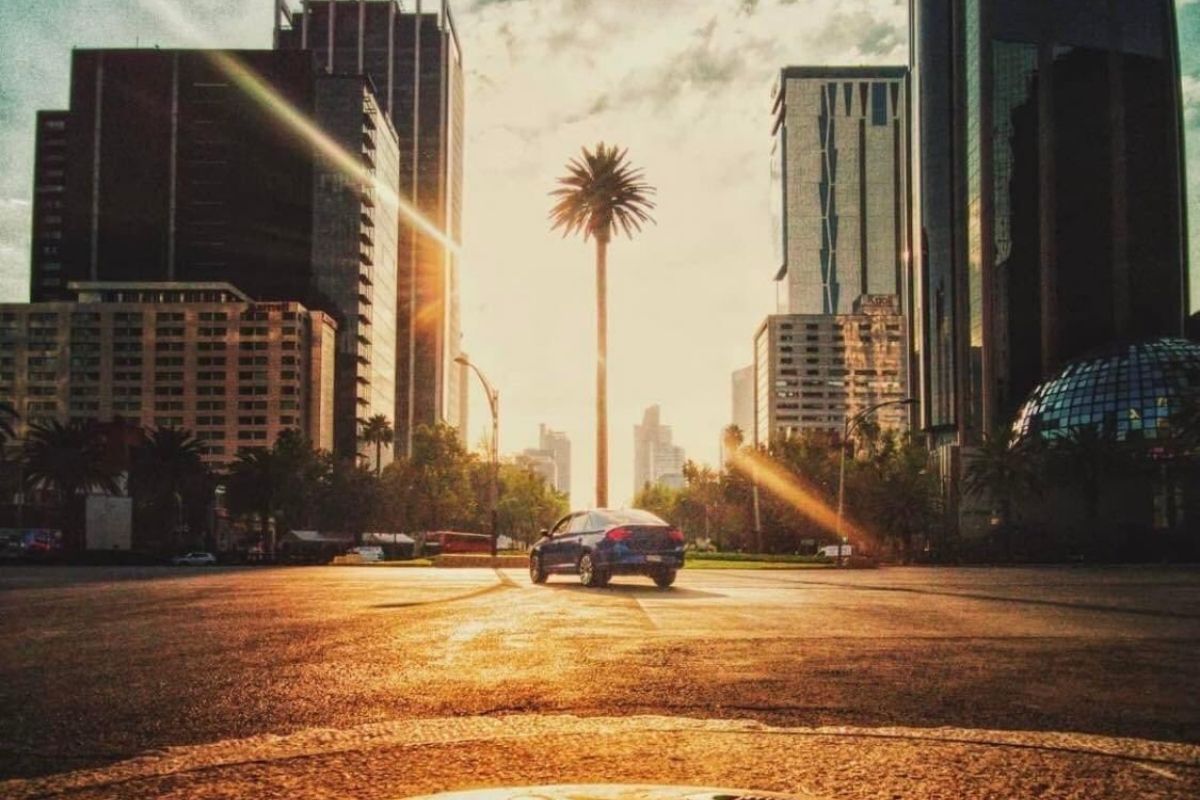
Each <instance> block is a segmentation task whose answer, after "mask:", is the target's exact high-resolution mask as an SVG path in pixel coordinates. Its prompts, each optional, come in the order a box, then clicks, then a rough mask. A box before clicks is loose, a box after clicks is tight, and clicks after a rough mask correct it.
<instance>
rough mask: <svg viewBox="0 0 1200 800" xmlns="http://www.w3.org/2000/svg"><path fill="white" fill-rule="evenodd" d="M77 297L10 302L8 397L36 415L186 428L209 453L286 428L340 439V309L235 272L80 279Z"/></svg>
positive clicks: (0, 379) (2, 355) (327, 440)
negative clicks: (190, 278)
mask: <svg viewBox="0 0 1200 800" xmlns="http://www.w3.org/2000/svg"><path fill="white" fill-rule="evenodd" d="M70 289H71V291H72V292H73V293H74V295H75V300H73V301H56V302H45V303H3V304H0V401H3V402H8V403H11V404H12V406H13V408H15V409H16V411H17V413H18V414H19V415H20V420H19V421H18V426H17V427H18V430H17V435H18V436H23V435H24V434H25V432H26V431H27V430H28V426H29V425H31V424H35V423H39V422H46V421H49V420H57V421H59V422H67V421H68V420H72V419H94V420H99V421H109V420H112V419H115V418H123V419H127V420H131V421H134V422H136V423H137V424H139V425H141V426H142V427H145V428H167V427H171V428H185V429H188V430H191V431H194V432H195V434H196V436H197V437H198V438H201V439H203V440H205V442H206V447H205V457H206V460H208V461H209V462H210V463H213V464H224V463H228V462H230V461H232V460H233V458H234V456H236V454H237V451H238V450H239V449H240V448H243V447H269V446H270V445H271V444H273V443H274V441H275V439H276V438H277V437H278V436H279V434H280V433H281V432H283V431H285V430H288V429H292V428H295V429H299V430H301V431H303V432H304V433H305V434H306V435H307V436H308V438H309V439H310V440H311V441H312V442H313V444H314V445H315V446H317V447H320V448H322V449H326V450H328V449H331V448H332V447H333V419H334V415H333V398H334V351H335V348H336V335H337V327H336V324H335V322H334V321H333V318H332V317H331V316H329V315H328V314H325V313H323V312H320V311H309V310H308V309H306V308H305V307H304V306H302V305H300V304H299V303H294V302H254V301H252V300H250V299H249V298H248V297H246V296H245V295H244V294H242V293H241V292H240V291H238V290H237V289H236V288H234V287H233V286H231V285H229V284H227V283H72V284H71V285H70Z"/></svg>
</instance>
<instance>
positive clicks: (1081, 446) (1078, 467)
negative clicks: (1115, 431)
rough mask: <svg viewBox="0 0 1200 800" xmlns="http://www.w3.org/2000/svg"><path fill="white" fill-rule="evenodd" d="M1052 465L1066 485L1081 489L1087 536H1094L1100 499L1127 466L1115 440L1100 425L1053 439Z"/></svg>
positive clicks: (1079, 429) (1051, 448) (1097, 529)
mask: <svg viewBox="0 0 1200 800" xmlns="http://www.w3.org/2000/svg"><path fill="white" fill-rule="evenodd" d="M1049 456H1050V464H1051V466H1052V467H1054V469H1055V471H1056V472H1057V473H1058V474H1059V475H1060V476H1061V478H1062V480H1063V481H1064V482H1065V483H1067V484H1074V485H1075V486H1076V487H1078V489H1079V493H1080V499H1082V501H1083V508H1084V531H1085V535H1088V536H1089V537H1095V536H1096V535H1097V534H1098V533H1099V529H1100V528H1101V525H1100V497H1101V492H1102V491H1103V489H1104V486H1105V483H1106V482H1107V480H1108V479H1109V478H1111V477H1112V476H1114V475H1115V474H1117V473H1119V472H1120V471H1121V470H1123V469H1124V468H1125V467H1126V466H1128V463H1129V462H1128V459H1127V458H1126V457H1125V455H1124V454H1123V453H1122V452H1121V450H1120V445H1119V443H1118V442H1117V440H1116V438H1115V437H1114V436H1113V435H1112V434H1111V433H1110V432H1108V431H1106V430H1103V429H1102V428H1101V427H1100V426H1095V425H1087V426H1084V427H1080V428H1075V429H1073V430H1071V431H1070V432H1069V433H1067V434H1066V435H1065V436H1058V437H1055V438H1054V439H1052V440H1051V442H1050V446H1049Z"/></svg>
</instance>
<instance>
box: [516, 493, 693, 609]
mask: <svg viewBox="0 0 1200 800" xmlns="http://www.w3.org/2000/svg"><path fill="white" fill-rule="evenodd" d="M682 566H683V533H682V532H681V531H679V530H678V529H676V528H674V527H672V526H671V525H670V524H668V523H666V522H664V521H663V520H662V519H660V518H659V517H656V516H655V515H654V514H651V513H650V512H649V511H641V510H638V509H625V510H619V511H617V510H612V509H603V508H602V509H595V510H592V511H576V512H574V513H572V514H568V515H567V516H565V517H563V518H562V519H560V520H559V521H558V522H557V523H555V525H554V527H553V528H551V529H550V530H549V531H543V532H542V538H541V540H540V541H538V543H537V544H535V545H534V546H533V549H532V550H531V551H530V553H529V577H530V578H531V579H532V580H533V582H534V583H545V582H546V578H547V577H549V576H550V575H578V576H579V580H580V582H581V583H583V585H584V586H604V585H606V584H607V583H608V582H609V580H610V579H611V578H612V577H613V576H614V575H646V576H648V577H650V578H653V579H654V582H655V583H656V584H658V585H659V586H660V587H661V588H663V589H665V588H667V587H668V586H670V585H671V584H672V583H674V582H675V573H676V572H677V571H678V570H679V569H680V568H681V567H682Z"/></svg>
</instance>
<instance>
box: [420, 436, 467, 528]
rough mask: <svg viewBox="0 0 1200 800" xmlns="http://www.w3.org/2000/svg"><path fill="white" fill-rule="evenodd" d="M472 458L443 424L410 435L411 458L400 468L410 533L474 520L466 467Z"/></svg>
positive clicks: (464, 523) (463, 523) (456, 437)
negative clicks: (409, 514) (406, 492)
mask: <svg viewBox="0 0 1200 800" xmlns="http://www.w3.org/2000/svg"><path fill="white" fill-rule="evenodd" d="M474 462H475V456H474V455H472V454H471V453H468V452H467V451H466V449H465V448H464V447H463V446H462V442H461V440H460V439H459V437H458V431H456V430H455V429H454V428H453V427H451V426H449V425H444V424H440V423H439V424H437V425H434V426H432V427H431V426H427V425H422V426H420V427H419V428H417V430H415V431H414V432H413V448H412V457H411V458H409V459H408V460H407V462H406V463H405V464H404V465H403V470H404V472H405V473H406V474H407V482H408V485H409V487H410V488H409V491H410V492H411V493H412V494H411V496H412V501H413V502H412V503H411V505H410V506H409V508H410V510H411V512H412V517H411V518H410V519H409V524H410V526H415V527H411V530H416V531H437V530H444V529H445V528H446V527H449V526H456V525H466V524H469V523H470V521H471V520H472V519H474V516H475V498H474V493H473V492H472V490H471V480H470V474H469V468H470V465H471V464H473V463H474Z"/></svg>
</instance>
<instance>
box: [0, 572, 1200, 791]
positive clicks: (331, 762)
mask: <svg viewBox="0 0 1200 800" xmlns="http://www.w3.org/2000/svg"><path fill="white" fill-rule="evenodd" d="M0 608H2V610H3V614H2V615H0V618H2V620H3V623H2V624H3V625H4V635H3V637H0V796H2V797H14V798H26V797H29V798H31V797H54V796H65V797H73V798H93V797H121V798H126V797H129V798H137V797H180V798H201V797H203V798H207V797H239V796H254V797H264V798H269V797H281V798H282V797H288V798H305V797H355V798H359V797H369V798H374V797H378V798H392V797H405V796H408V795H412V794H424V793H430V792H435V791H444V790H447V789H455V788H467V787H479V786H503V785H526V784H551V783H554V784H561V783H598V782H616V783H632V782H650V781H653V782H669V783H686V784H692V785H719V786H741V787H743V788H748V789H758V790H763V791H767V790H774V791H794V792H805V793H808V794H811V795H813V796H816V797H821V798H831V799H832V798H843V797H844V798H860V797H871V798H876V797H878V798H896V797H905V798H907V797H913V798H917V797H946V798H958V797H973V798H974V797H996V798H1009V797H1034V796H1037V797H1089V798H1102V797H1112V798H1125V797H1133V796H1138V797H1180V798H1183V797H1196V796H1200V691H1197V688H1198V687H1200V635H1198V634H1200V571H1198V570H1194V569H1186V568H1179V569H1168V568H1137V567H1128V568H1111V569H1057V568H1029V569H918V568H890V569H881V570H872V571H829V570H794V571H792V570H788V571H761V572H755V571H741V570H738V571H685V572H684V573H681V575H680V579H679V582H678V583H677V584H676V587H675V588H674V589H672V590H669V591H660V590H658V589H656V588H655V587H653V585H652V584H651V583H650V582H649V581H648V580H644V579H637V578H618V579H617V580H616V581H615V582H614V583H613V585H612V586H611V587H610V588H608V589H603V590H588V589H584V588H582V587H580V586H578V585H577V584H576V583H575V582H574V581H572V580H569V579H566V578H552V579H551V582H550V583H549V584H548V585H546V586H533V585H531V584H530V583H529V580H528V577H527V576H526V575H525V574H524V573H523V572H521V571H518V570H504V571H494V570H483V569H480V570H465V569H464V570H438V569H412V568H407V569H406V568H388V567H314V568H292V569H254V568H247V569H224V568H220V569H213V568H177V569H169V568H148V569H136V568H129V569H104V568H91V569H88V568H78V569H75V568H14V567H8V568H4V569H0Z"/></svg>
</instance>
